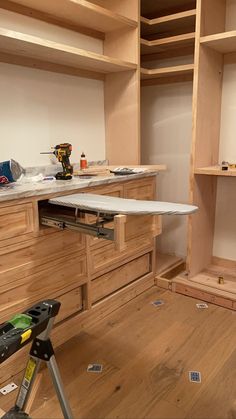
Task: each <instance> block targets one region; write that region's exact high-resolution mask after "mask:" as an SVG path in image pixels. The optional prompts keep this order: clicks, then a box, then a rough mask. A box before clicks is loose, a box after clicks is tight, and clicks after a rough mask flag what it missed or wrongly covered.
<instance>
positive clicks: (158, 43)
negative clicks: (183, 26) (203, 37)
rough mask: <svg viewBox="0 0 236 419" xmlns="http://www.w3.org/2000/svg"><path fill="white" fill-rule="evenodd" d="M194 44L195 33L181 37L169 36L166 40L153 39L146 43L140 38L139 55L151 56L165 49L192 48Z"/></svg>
mask: <svg viewBox="0 0 236 419" xmlns="http://www.w3.org/2000/svg"><path fill="white" fill-rule="evenodd" d="M194 42H195V32H191V33H186V34H183V35H176V36H171V37H168V38H161V39H155V40H153V41H148V40H146V39H143V38H141V54H142V55H145V54H153V53H158V52H163V51H165V50H167V49H171V48H172V49H175V48H176V47H180V46H181V47H186V46H193V45H194Z"/></svg>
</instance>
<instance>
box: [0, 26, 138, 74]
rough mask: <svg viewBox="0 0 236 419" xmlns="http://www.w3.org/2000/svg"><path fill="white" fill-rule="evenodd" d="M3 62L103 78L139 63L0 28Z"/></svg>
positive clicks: (0, 58)
mask: <svg viewBox="0 0 236 419" xmlns="http://www.w3.org/2000/svg"><path fill="white" fill-rule="evenodd" d="M0 61H2V62H8V63H14V64H19V65H22V66H28V67H36V68H41V69H44V70H48V71H55V72H62V73H67V74H73V75H78V76H83V77H88V78H95V79H98V80H104V76H105V74H108V73H115V72H120V71H127V70H135V69H136V68H137V65H136V64H134V63H129V62H126V61H122V60H119V59H116V58H111V57H107V56H105V55H100V54H96V53H94V52H89V51H85V50H83V49H80V48H75V47H71V46H68V45H64V44H59V43H57V42H54V41H49V40H45V39H42V38H38V37H36V36H31V35H26V34H23V33H20V32H15V31H10V30H7V29H3V28H0Z"/></svg>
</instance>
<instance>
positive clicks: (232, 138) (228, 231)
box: [213, 0, 236, 260]
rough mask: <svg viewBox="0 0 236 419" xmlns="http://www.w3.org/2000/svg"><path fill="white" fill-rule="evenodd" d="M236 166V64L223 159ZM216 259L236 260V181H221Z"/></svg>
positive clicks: (229, 84)
mask: <svg viewBox="0 0 236 419" xmlns="http://www.w3.org/2000/svg"><path fill="white" fill-rule="evenodd" d="M227 6H228V8H227V16H226V30H233V29H234V30H235V29H236V1H235V0H228V1H227ZM222 160H226V161H229V162H233V163H235V162H236V62H232V63H231V64H226V65H225V67H224V78H223V95H222V111H221V136H220V158H219V161H220V162H221V161H222ZM213 255H214V256H218V257H220V258H224V259H230V260H236V179H235V178H232V179H230V178H219V179H218V188H217V204H216V221H215V237H214V249H213Z"/></svg>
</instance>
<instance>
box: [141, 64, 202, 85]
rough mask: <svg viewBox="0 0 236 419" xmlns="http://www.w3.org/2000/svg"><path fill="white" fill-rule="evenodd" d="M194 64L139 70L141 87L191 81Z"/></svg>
mask: <svg viewBox="0 0 236 419" xmlns="http://www.w3.org/2000/svg"><path fill="white" fill-rule="evenodd" d="M193 71H194V64H185V65H178V66H175V67H165V68H156V69H147V68H141V80H142V84H143V85H150V84H158V83H160V84H163V83H173V82H181V81H188V80H192V78H193Z"/></svg>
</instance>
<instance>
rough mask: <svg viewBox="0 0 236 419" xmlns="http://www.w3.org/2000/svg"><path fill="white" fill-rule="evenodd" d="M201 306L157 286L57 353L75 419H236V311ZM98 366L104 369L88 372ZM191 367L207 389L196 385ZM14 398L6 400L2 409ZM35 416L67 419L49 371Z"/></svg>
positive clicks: (44, 375)
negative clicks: (161, 302)
mask: <svg viewBox="0 0 236 419" xmlns="http://www.w3.org/2000/svg"><path fill="white" fill-rule="evenodd" d="M159 298H161V299H163V300H164V301H165V305H164V306H162V307H160V308H156V307H154V306H153V305H152V304H151V302H152V301H154V300H156V299H159ZM196 302H197V301H196V300H194V299H191V298H188V297H185V296H182V295H177V294H173V293H170V292H169V291H162V290H158V289H157V288H152V289H151V290H149V291H147V292H146V293H144V294H142V295H141V296H139V297H138V298H136V299H135V300H133V301H132V302H130V303H128V304H127V305H125V306H123V308H121V309H119V310H118V311H116V312H114V313H113V314H112V315H110V316H109V317H107V318H106V319H105V320H103V321H101V322H100V323H98V324H97V325H96V326H93V327H91V328H88V329H87V330H84V332H83V333H81V334H79V335H78V336H77V337H76V338H74V339H73V340H71V341H70V342H68V343H66V344H65V345H64V346H63V347H62V348H61V349H60V350H59V351H58V352H57V354H56V355H57V360H58V363H59V366H60V369H61V373H62V377H63V381H64V383H65V385H66V391H67V394H68V396H69V399H70V404H71V407H72V410H73V413H74V417H75V418H78V419H79V418H83V419H87V418H91V419H92V418H94V419H95V418H96V419H98V418H109V419H113V418H114V419H115V418H126V419H128V418H129V419H134V418H137V419H138V418H145V419H146V418H150V419H151V418H152V419H159V418H160V419H166V418H168V419H170V418H173V419H179V418H188V419H189V418H192V419H195V418H196V419H209V418H214V419H218V418H219V419H224V418H236V314H235V312H231V311H230V310H227V309H223V308H220V307H217V306H213V305H209V309H208V310H202V311H199V310H197V308H196V305H195V304H196ZM90 363H102V364H103V365H104V371H103V372H102V373H101V374H93V373H87V371H86V369H87V365H88V364H90ZM190 370H197V371H200V372H201V374H202V383H201V384H194V383H190V382H189V379H188V371H190ZM14 380H15V381H17V380H18V381H19V378H18V377H14ZM13 397H14V398H15V394H11V395H10V397H9V396H1V397H0V407H2V408H3V409H4V410H6V409H7V408H9V407H11V404H12V400H13ZM234 408H235V409H234ZM30 413H31V415H32V417H33V418H61V417H62V415H61V412H60V407H59V405H58V402H57V399H56V397H55V395H54V391H53V389H52V387H51V383H50V380H49V379H48V376H47V374H46V373H45V371H44V372H43V378H42V382H41V386H40V388H39V390H38V395H37V398H36V400H35V402H34V404H33V407H32V409H31V412H30Z"/></svg>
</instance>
